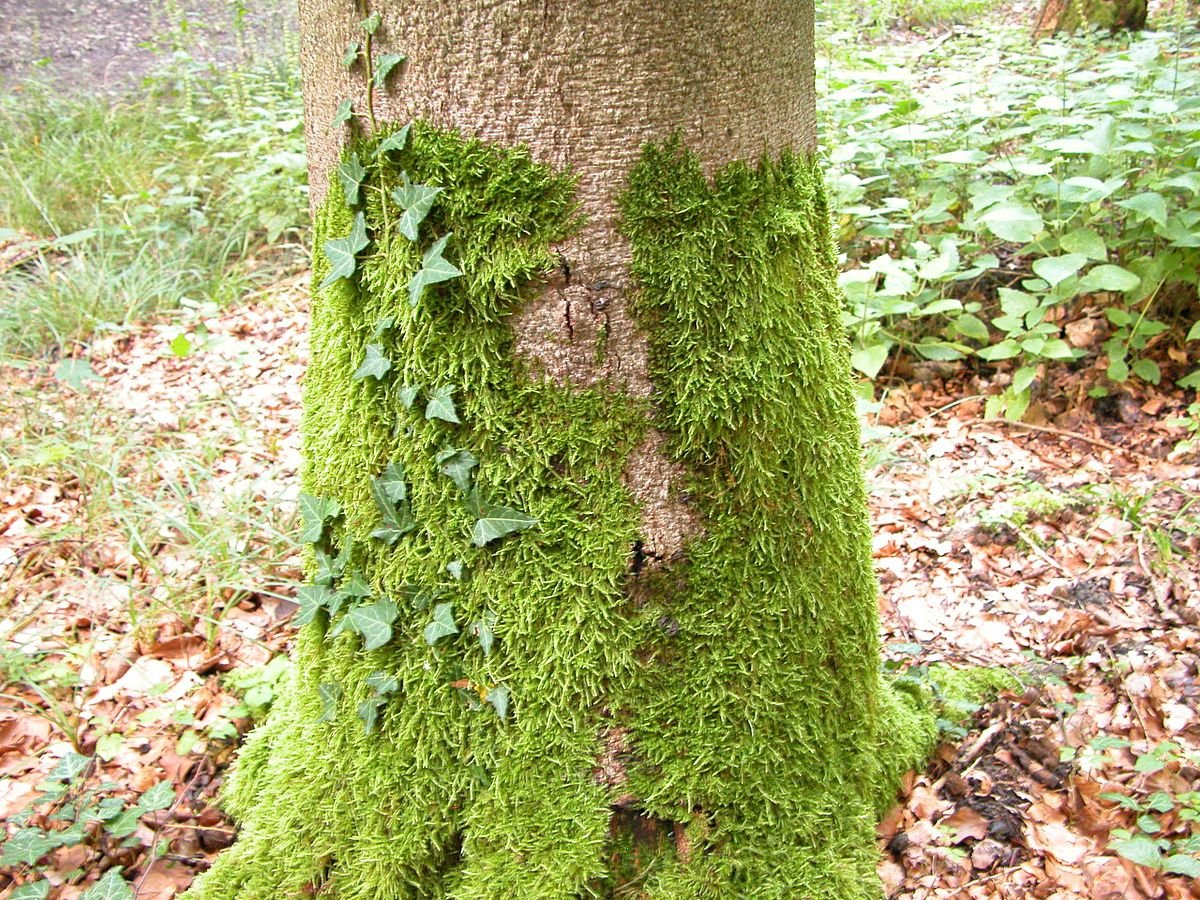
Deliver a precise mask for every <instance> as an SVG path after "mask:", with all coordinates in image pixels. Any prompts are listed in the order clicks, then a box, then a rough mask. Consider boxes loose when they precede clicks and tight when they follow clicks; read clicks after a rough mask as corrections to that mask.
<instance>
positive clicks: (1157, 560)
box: [0, 278, 1200, 898]
mask: <svg viewBox="0 0 1200 900" xmlns="http://www.w3.org/2000/svg"><path fill="white" fill-rule="evenodd" d="M304 295H305V285H304V283H303V281H302V279H300V278H296V279H293V280H291V281H288V282H285V283H283V284H281V285H279V286H277V287H276V288H274V289H272V290H271V291H269V292H267V293H266V294H265V295H264V296H262V297H261V298H260V299H259V300H258V301H257V302H255V303H253V304H252V305H249V306H246V307H243V308H241V309H238V310H236V311H232V312H228V313H225V314H220V315H215V316H209V317H203V318H199V317H198V318H197V319H196V320H194V321H193V322H192V323H191V327H190V329H189V330H187V331H184V332H181V331H180V328H179V326H178V325H172V326H164V325H148V326H146V327H144V328H140V329H134V330H131V331H129V332H127V333H126V334H124V335H123V336H120V337H118V338H115V339H112V340H110V341H108V342H107V343H102V344H98V345H96V346H94V347H93V349H92V354H91V357H90V366H91V368H90V369H88V370H86V371H84V370H81V372H80V373H77V374H79V378H77V379H76V383H77V387H72V386H71V385H70V384H68V383H66V382H65V381H63V380H60V379H56V378H54V377H52V376H51V375H50V374H49V373H48V372H46V370H45V369H44V368H23V369H14V368H11V367H6V368H5V369H4V370H3V371H0V406H3V407H4V408H5V409H7V410H12V411H15V413H16V414H15V415H9V416H7V417H6V418H5V420H4V423H3V425H0V432H2V433H0V441H2V442H3V444H4V445H5V446H7V447H17V448H20V450H19V455H17V456H13V457H10V458H9V459H8V460H7V465H6V466H5V468H4V474H3V477H2V478H0V579H2V580H0V604H2V605H4V606H5V607H6V608H7V609H8V613H7V615H6V617H5V619H4V623H3V629H4V633H3V638H4V641H5V649H4V651H3V653H4V655H3V658H2V662H3V665H4V666H5V667H6V668H7V670H8V671H7V672H6V673H5V676H6V677H5V681H7V682H8V683H9V685H10V687H9V688H8V690H10V691H16V694H15V695H14V696H12V697H10V698H9V701H10V702H7V703H6V706H5V710H4V711H3V712H2V713H0V819H3V820H10V821H11V820H12V819H13V818H14V817H19V816H20V814H21V813H22V811H23V810H27V809H30V808H31V807H30V804H31V803H33V802H34V798H36V797H37V796H38V794H39V790H43V791H44V789H45V786H46V782H47V781H48V780H49V781H53V780H54V779H55V778H58V779H60V781H61V783H62V784H63V785H64V786H65V787H66V788H67V789H68V790H67V792H66V793H65V794H64V795H63V796H62V797H54V796H52V797H51V798H50V799H49V800H47V799H43V800H42V801H40V802H39V803H34V805H33V806H32V810H33V815H32V816H31V817H30V818H29V820H28V824H31V825H37V824H41V825H43V826H45V825H46V824H47V823H48V822H49V821H51V820H52V817H53V814H54V813H56V812H57V813H58V814H59V820H60V822H62V823H63V824H60V825H58V826H52V828H53V827H58V828H63V827H66V826H67V825H69V824H70V819H71V816H70V815H69V814H68V815H65V816H64V815H63V811H64V808H67V807H69V806H70V802H71V800H72V799H76V798H78V797H80V796H84V795H88V794H89V792H90V793H91V794H93V795H94V796H95V797H98V798H100V799H103V798H110V803H111V804H112V806H111V808H112V809H121V808H123V809H126V810H135V811H136V812H135V813H134V815H133V818H132V821H130V820H126V824H127V825H128V826H130V830H129V831H128V832H127V833H124V834H119V835H117V836H114V835H112V834H109V833H108V831H107V830H106V828H107V824H106V825H105V827H99V826H98V825H93V826H91V827H90V831H88V835H89V837H88V838H87V839H86V840H83V841H81V842H80V843H78V844H76V845H74V846H64V847H61V848H59V849H53V850H50V851H49V854H50V855H49V856H48V857H47V858H46V859H47V860H48V863H47V864H43V865H42V866H41V867H40V868H37V869H36V870H35V867H34V866H33V864H32V863H30V864H28V865H26V866H24V867H23V868H22V867H21V866H11V865H10V866H9V868H7V869H4V870H0V871H3V872H5V873H6V874H0V892H2V891H3V890H4V885H5V884H12V883H14V882H12V881H11V879H14V878H15V879H18V880H22V879H25V878H27V877H31V876H34V875H35V872H36V877H45V878H47V879H48V880H49V881H51V882H52V883H54V884H55V885H56V891H55V896H58V897H64V898H67V897H75V896H78V895H79V894H80V893H81V892H82V891H83V890H84V889H85V888H86V887H87V886H88V885H89V884H90V883H92V882H93V881H94V880H95V878H96V877H97V876H98V875H99V874H100V873H101V872H103V871H105V870H107V869H108V868H110V867H113V866H118V865H121V866H125V872H126V875H127V877H129V878H130V880H131V882H132V883H133V885H134V886H135V888H136V890H137V896H138V897H143V898H150V897H169V896H172V895H173V894H174V892H175V891H177V890H178V889H180V888H182V887H183V886H184V885H186V884H187V883H188V882H189V881H190V880H191V878H192V877H193V876H194V875H195V874H196V873H197V872H199V871H202V870H203V869H204V868H205V867H206V866H207V865H208V863H209V862H210V861H211V859H212V857H213V855H214V854H215V853H216V852H217V851H219V850H220V849H221V848H222V847H224V846H226V845H227V844H228V843H229V842H230V841H231V840H232V837H233V826H232V825H231V824H230V823H229V822H227V821H226V820H225V818H224V817H223V816H222V814H221V813H220V812H219V810H218V809H217V808H216V807H215V806H214V798H215V795H216V792H217V789H218V788H219V786H220V783H221V780H222V777H223V775H224V772H225V769H226V766H227V764H228V762H229V761H230V758H231V756H232V755H233V751H234V749H235V746H236V743H237V738H238V736H239V735H240V734H241V733H242V732H244V731H245V730H246V728H248V727H249V726H250V725H251V721H252V718H253V717H254V716H255V715H259V714H261V713H262V712H263V711H264V710H265V708H266V706H267V705H268V704H269V702H270V699H271V696H272V690H273V687H274V685H275V683H276V681H277V679H278V677H279V676H280V675H281V673H282V672H283V671H284V670H285V666H286V664H285V663H283V662H276V663H274V664H271V660H272V659H278V658H279V654H284V653H286V652H287V650H288V648H289V646H290V643H291V641H292V637H293V633H292V629H291V628H290V627H289V626H288V624H287V619H288V616H289V615H290V613H291V611H293V610H294V608H295V607H294V604H292V603H291V602H290V600H289V599H288V597H289V595H290V592H291V588H290V587H289V585H291V584H293V583H294V582H295V581H296V580H297V579H298V577H299V569H298V560H297V558H296V557H295V555H294V553H292V552H291V550H290V548H291V547H294V545H293V544H291V543H290V541H289V540H288V539H287V532H288V531H289V530H291V529H292V526H293V525H294V524H295V515H294V504H295V500H296V495H297V492H298V489H299V488H298V479H297V471H298V462H299V448H298V426H299V418H300V406H299V404H300V384H301V381H302V376H303V369H304V360H305V355H306V346H305V322H306V301H305V300H304V299H303V298H304ZM181 333H182V334H184V335H185V338H186V339H188V340H189V342H191V344H192V346H190V347H189V349H188V352H186V354H184V355H180V354H179V351H180V349H181V345H180V344H179V343H178V341H177V338H178V336H179V334H181ZM60 374H61V373H60ZM1055 387H1056V392H1057V391H1061V390H1063V388H1068V389H1069V387H1070V385H1069V384H1067V385H1063V384H1058V385H1056V386H1055ZM990 390H993V388H992V387H991V385H989V384H988V383H987V382H986V381H985V380H983V379H981V378H980V377H978V376H971V377H967V376H965V375H963V374H959V375H956V376H954V377H953V378H952V379H951V380H950V381H949V382H948V383H947V382H946V381H944V380H943V379H942V377H940V376H939V375H937V374H936V373H935V372H934V371H933V370H928V371H920V370H919V371H918V372H917V373H916V376H915V377H913V378H911V379H909V381H908V382H907V383H905V384H897V386H896V387H894V388H893V389H892V390H890V391H888V392H887V393H886V396H885V399H884V402H883V404H882V406H881V407H880V408H879V409H878V410H877V411H876V412H875V413H873V414H872V416H871V417H870V419H869V421H868V422H867V435H868V437H869V440H868V443H867V465H868V480H869V484H870V488H871V504H872V510H871V513H872V520H873V526H874V533H875V556H876V561H877V566H878V571H879V574H880V578H881V584H882V592H881V598H880V603H881V606H880V610H881V615H882V618H883V623H884V634H885V641H886V648H885V652H886V656H887V658H888V659H889V660H890V666H891V667H893V668H897V669H900V668H903V669H905V670H906V671H907V674H906V675H905V677H908V678H917V679H920V678H923V677H924V675H923V673H924V667H925V666H928V665H929V664H933V663H948V664H951V665H956V666H957V665H982V666H1004V667H1009V668H1011V669H1012V671H1014V672H1015V673H1017V674H1018V676H1019V677H1020V679H1021V683H1022V684H1023V686H1024V687H1023V689H1020V690H1013V691H1005V692H1003V693H1001V694H1000V696H999V697H997V698H995V699H994V700H992V701H990V702H988V703H987V704H985V705H984V706H983V707H981V708H980V709H979V710H978V711H977V712H975V713H974V715H973V717H972V718H971V719H970V721H969V722H968V724H967V726H966V728H965V729H964V730H961V731H956V730H954V729H950V732H949V733H948V734H947V735H946V738H945V740H944V741H943V743H942V745H941V747H940V748H939V750H938V752H937V754H936V756H935V758H934V760H933V761H932V762H931V765H930V768H929V769H928V770H927V771H925V772H922V773H916V774H914V775H913V776H912V777H911V778H910V779H909V780H908V782H907V783H906V785H905V790H904V793H903V795H902V796H901V798H900V804H899V805H898V806H897V807H896V808H895V809H894V810H893V811H892V813H891V814H890V815H889V816H888V817H887V819H886V821H885V822H884V823H883V825H882V826H881V829H880V847H881V850H882V856H881V860H882V861H881V867H880V872H881V875H882V876H883V879H884V881H885V883H886V885H887V886H888V890H889V894H890V896H892V897H904V898H920V897H959V896H961V897H1013V898H1015V897H1046V898H1066V897H1094V898H1104V897H1118V896H1119V897H1125V898H1140V897H1145V898H1150V897H1171V898H1178V897H1187V896H1194V895H1195V894H1193V893H1189V891H1192V890H1193V889H1192V888H1191V887H1189V880H1188V879H1185V878H1182V877H1168V876H1167V875H1166V874H1165V873H1164V872H1162V871H1155V870H1153V869H1151V868H1147V867H1146V866H1144V865H1138V864H1135V863H1134V862H1132V861H1130V859H1128V858H1122V857H1121V856H1120V855H1118V854H1117V853H1115V852H1114V842H1119V841H1121V840H1122V837H1121V835H1122V832H1121V831H1120V830H1119V829H1122V828H1124V829H1126V830H1130V835H1129V837H1128V838H1125V840H1127V841H1132V842H1134V843H1133V844H1119V843H1118V844H1117V845H1116V846H1121V847H1125V849H1126V850H1128V851H1129V853H1128V854H1127V855H1136V853H1137V852H1138V850H1139V847H1138V845H1137V842H1138V841H1139V840H1140V838H1139V835H1147V837H1148V833H1147V831H1146V830H1145V829H1143V830H1141V831H1139V830H1138V827H1137V820H1138V819H1140V818H1143V817H1145V816H1150V817H1153V819H1154V820H1155V822H1156V823H1157V825H1156V826H1151V823H1150V822H1148V821H1143V822H1142V825H1143V826H1146V827H1147V828H1150V827H1156V828H1157V831H1156V832H1155V838H1156V839H1165V840H1169V841H1171V842H1172V844H1173V846H1171V847H1170V848H1168V852H1167V855H1166V856H1164V855H1163V853H1162V847H1161V846H1160V845H1156V844H1155V845H1153V846H1152V847H1151V848H1150V849H1154V848H1157V849H1155V850H1154V852H1155V853H1157V856H1156V857H1155V858H1163V859H1165V858H1168V857H1169V856H1170V855H1171V854H1172V853H1174V854H1175V855H1180V854H1183V855H1186V854H1187V851H1188V848H1189V846H1190V845H1189V844H1186V843H1185V842H1187V841H1188V840H1189V839H1190V840H1192V841H1193V843H1194V838H1189V836H1190V835H1191V829H1192V828H1193V827H1194V824H1195V820H1196V817H1197V816H1198V815H1200V795H1198V794H1196V793H1195V791H1196V788H1197V780H1198V779H1197V775H1198V772H1197V764H1198V763H1200V757H1198V756H1197V751H1198V750H1200V720H1198V719H1197V708H1198V705H1200V685H1198V684H1197V662H1198V657H1200V568H1198V566H1197V560H1198V559H1200V552H1198V551H1200V504H1197V502H1196V498H1197V497H1200V466H1198V465H1197V464H1196V463H1197V460H1196V458H1195V457H1194V456H1192V457H1191V458H1187V457H1178V456H1175V455H1173V454H1172V453H1171V448H1172V446H1173V443H1174V440H1175V439H1176V438H1177V437H1178V434H1175V433H1173V432H1171V431H1169V430H1168V429H1166V428H1165V427H1164V426H1161V425H1159V424H1158V423H1159V422H1161V421H1163V420H1164V419H1165V418H1166V417H1167V414H1168V413H1169V412H1170V411H1171V410H1172V409H1174V408H1179V407H1180V406H1181V405H1182V404H1183V398H1182V396H1176V395H1175V394H1172V393H1170V392H1159V393H1155V394H1153V395H1146V396H1140V395H1134V394H1128V393H1127V394H1121V395H1119V396H1118V397H1117V398H1116V399H1114V400H1111V401H1104V402H1103V403H1095V402H1093V401H1086V402H1083V403H1082V404H1080V406H1079V407H1077V408H1079V409H1080V410H1081V411H1080V412H1079V413H1078V414H1077V415H1076V416H1075V420H1074V421H1073V422H1067V423H1066V424H1063V423H1064V420H1063V419H1062V418H1060V419H1059V423H1058V424H1055V425H1046V426H1037V427H1029V426H1022V425H1019V424H1013V423H1007V422H1003V423H1002V422H997V421H989V420H984V419H983V418H982V416H981V403H982V399H981V398H982V396H983V395H985V394H986V393H987V392H989V391H990ZM1068 426H1069V427H1068ZM100 436H102V437H100ZM231 521H232V522H235V523H236V527H234V528H232V529H231V527H230V524H229V523H230V522H231ZM281 535H283V537H281ZM222 542H224V544H223V545H222ZM131 547H132V548H134V551H135V552H131ZM21 667H23V669H22V668H21ZM239 672H240V674H234V675H229V674H226V673H239ZM17 676H19V677H17ZM21 684H23V685H24V686H23V687H21V686H20V685H21ZM14 685H17V686H14ZM76 754H81V755H82V757H88V756H91V757H92V759H91V762H89V763H87V766H88V768H87V769H86V770H85V771H83V772H79V773H74V774H72V761H73V760H76V759H80V758H82V757H77V756H76ZM93 754H94V756H93ZM64 762H65V764H66V765H65V768H64ZM79 765H83V763H82V762H80V763H79ZM65 774H66V775H70V776H71V777H68V778H65V779H63V777H62V776H64V775H65ZM160 781H165V782H167V783H169V784H170V785H171V787H172V791H171V793H170V795H169V796H170V801H171V802H170V803H169V804H168V805H167V806H166V807H165V808H163V809H157V810H156V809H149V808H146V807H147V806H152V805H153V804H143V806H142V808H140V809H139V807H138V802H139V801H138V797H139V796H145V792H148V791H149V790H150V789H152V788H153V786H154V785H155V784H157V783H158V782H160ZM105 783H107V784H109V785H110V787H108V788H104V787H102V785H104V784H105ZM39 785H41V786H42V787H41V788H39ZM67 812H68V813H69V812H70V810H69V809H68V810H67ZM121 830H122V831H124V829H121ZM1140 849H1142V850H1143V851H1147V852H1149V851H1148V849H1147V848H1146V847H1142V848H1140ZM32 852H36V850H35V851H32ZM156 854H157V858H156ZM1151 855H1154V854H1151ZM36 858H37V857H35V859H36ZM1149 858H1150V857H1146V859H1149ZM13 861H14V860H13V859H7V860H6V862H7V863H12V862H13ZM72 873H74V874H72Z"/></svg>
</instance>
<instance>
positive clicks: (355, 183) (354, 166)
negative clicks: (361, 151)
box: [337, 153, 367, 206]
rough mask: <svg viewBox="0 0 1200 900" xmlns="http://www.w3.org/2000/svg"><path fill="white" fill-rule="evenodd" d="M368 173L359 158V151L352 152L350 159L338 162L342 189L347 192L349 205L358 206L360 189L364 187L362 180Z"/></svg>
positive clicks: (338, 173)
mask: <svg viewBox="0 0 1200 900" xmlns="http://www.w3.org/2000/svg"><path fill="white" fill-rule="evenodd" d="M366 174H367V170H366V169H364V168H363V164H362V163H361V162H359V160H358V153H351V154H350V158H349V159H344V160H342V161H341V162H340V163H338V169H337V175H338V181H340V182H341V183H342V190H343V191H344V192H345V194H346V205H347V206H358V200H359V189H360V188H361V187H362V180H363V178H365V177H366Z"/></svg>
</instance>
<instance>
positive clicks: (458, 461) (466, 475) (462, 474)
mask: <svg viewBox="0 0 1200 900" xmlns="http://www.w3.org/2000/svg"><path fill="white" fill-rule="evenodd" d="M435 461H436V462H437V463H439V464H440V465H441V467H442V468H441V472H442V474H443V475H448V476H449V477H450V480H451V481H453V482H454V483H455V484H456V485H458V488H459V490H461V491H462V492H463V493H470V491H471V472H472V471H473V470H474V469H475V467H476V466H477V465H479V460H478V459H476V458H475V455H474V454H473V453H471V451H470V450H444V451H442V452H441V453H439V454H438V455H437V456H436V457H435Z"/></svg>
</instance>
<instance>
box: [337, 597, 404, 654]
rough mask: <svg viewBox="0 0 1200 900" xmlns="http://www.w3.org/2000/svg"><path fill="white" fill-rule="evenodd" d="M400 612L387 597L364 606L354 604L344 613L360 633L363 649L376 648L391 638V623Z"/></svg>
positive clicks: (352, 626) (351, 625)
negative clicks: (354, 605) (352, 607)
mask: <svg viewBox="0 0 1200 900" xmlns="http://www.w3.org/2000/svg"><path fill="white" fill-rule="evenodd" d="M399 614H400V610H399V608H398V607H397V606H396V604H395V603H394V602H392V601H391V600H389V599H388V598H387V597H382V598H381V599H379V600H376V601H375V602H374V603H370V604H368V605H366V606H356V607H354V609H352V610H350V612H348V613H346V618H347V619H348V620H349V621H350V627H351V628H353V629H354V630H355V631H357V632H358V633H359V634H361V635H362V638H363V649H364V650H378V649H379V648H380V647H382V646H383V645H384V644H386V643H387V642H388V641H390V640H391V639H392V623H393V622H395V621H396V616H398V615H399Z"/></svg>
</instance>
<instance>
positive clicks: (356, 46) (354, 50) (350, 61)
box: [342, 41, 362, 69]
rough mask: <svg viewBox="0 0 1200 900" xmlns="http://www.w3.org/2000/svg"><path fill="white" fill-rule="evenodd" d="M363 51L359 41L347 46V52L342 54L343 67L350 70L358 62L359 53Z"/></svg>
mask: <svg viewBox="0 0 1200 900" xmlns="http://www.w3.org/2000/svg"><path fill="white" fill-rule="evenodd" d="M360 50H362V44H360V43H359V42H358V41H351V42H350V43H349V44H347V45H346V52H345V53H343V54H342V65H343V66H345V67H346V68H347V69H349V68H350V67H351V66H353V65H354V64H355V63H356V62H357V61H358V53H359V51H360Z"/></svg>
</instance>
